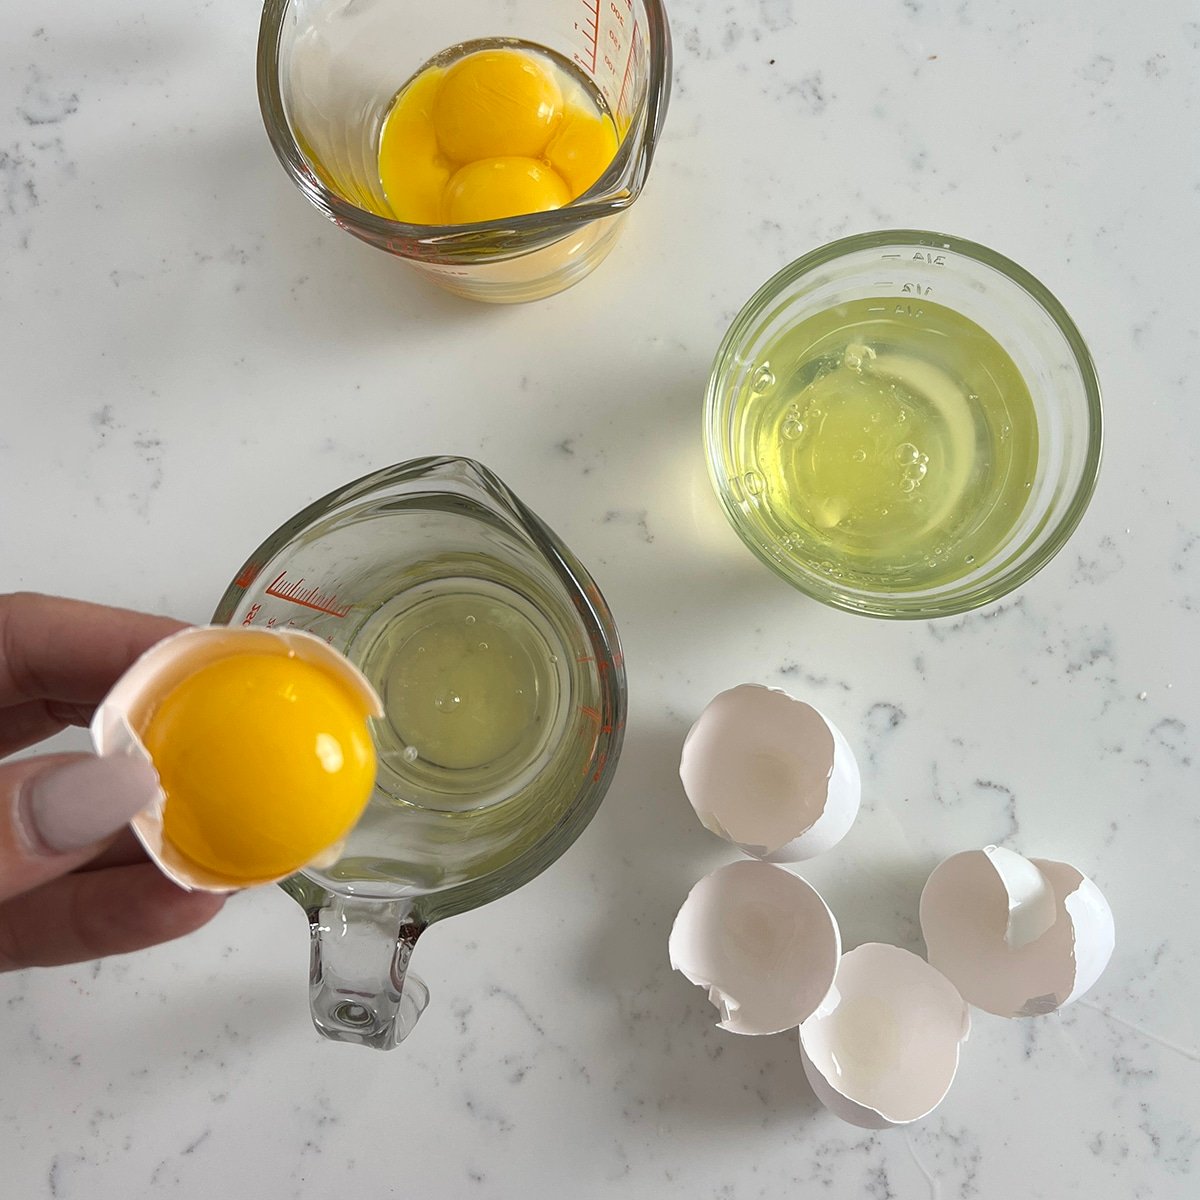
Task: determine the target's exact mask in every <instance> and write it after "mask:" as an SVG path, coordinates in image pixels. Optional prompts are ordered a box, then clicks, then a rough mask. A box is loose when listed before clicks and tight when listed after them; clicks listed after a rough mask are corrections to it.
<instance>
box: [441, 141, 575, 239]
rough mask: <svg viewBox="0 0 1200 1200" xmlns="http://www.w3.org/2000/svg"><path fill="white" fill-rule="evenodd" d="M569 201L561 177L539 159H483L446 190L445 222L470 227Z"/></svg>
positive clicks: (460, 172)
mask: <svg viewBox="0 0 1200 1200" xmlns="http://www.w3.org/2000/svg"><path fill="white" fill-rule="evenodd" d="M570 201H571V194H570V192H568V191H567V185H566V184H565V183H564V182H563V181H562V178H561V177H560V176H559V175H558V174H557V173H556V172H554V171H552V170H551V169H550V168H549V167H547V166H546V165H545V164H544V163H542V162H539V161H538V160H537V159H536V158H482V159H480V160H479V161H478V162H473V163H468V164H467V165H466V166H465V167H460V168H459V169H458V170H457V171H456V172H455V173H454V177H453V178H452V179H451V180H450V186H449V187H448V188H447V189H446V219H447V220H448V221H449V222H450V224H452V225H469V224H471V223H472V222H475V221H494V220H497V219H499V218H500V217H511V216H514V215H515V214H516V213H530V212H549V211H550V210H551V209H554V208H562V206H563V205H564V204H569V203H570Z"/></svg>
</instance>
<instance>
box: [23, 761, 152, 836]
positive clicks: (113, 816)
mask: <svg viewBox="0 0 1200 1200" xmlns="http://www.w3.org/2000/svg"><path fill="white" fill-rule="evenodd" d="M157 795H158V776H157V775H155V773H154V768H153V767H151V766H150V765H149V763H146V762H143V761H141V760H140V759H136V758H128V757H126V756H125V755H114V756H112V757H108V758H97V757H89V758H81V759H76V760H75V761H74V762H70V763H67V764H66V765H65V766H61V767H49V768H47V769H46V770H44V771H39V772H38V774H36V775H33V776H31V777H30V778H29V779H27V780H26V781H25V784H24V786H23V787H22V789H21V792H20V794H19V795H18V797H17V815H18V819H19V820H20V822H21V824H22V826H23V827H24V830H25V833H26V836H27V840H28V841H29V842H30V843H31V845H32V847H33V848H34V849H36V850H40V851H41V852H43V853H46V852H49V853H56V854H62V853H65V852H67V851H69V850H80V849H82V848H83V847H84V846H90V845H92V844H93V843H94V842H99V841H101V840H103V839H104V838H106V837H110V836H111V835H112V834H114V833H116V832H117V830H119V829H120V828H121V827H122V826H123V825H127V824H128V823H129V820H130V818H132V817H133V816H134V814H136V813H139V812H141V810H142V809H143V808H145V807H146V806H147V805H148V804H150V803H152V802H153V800H154V799H155V797H156V796H157Z"/></svg>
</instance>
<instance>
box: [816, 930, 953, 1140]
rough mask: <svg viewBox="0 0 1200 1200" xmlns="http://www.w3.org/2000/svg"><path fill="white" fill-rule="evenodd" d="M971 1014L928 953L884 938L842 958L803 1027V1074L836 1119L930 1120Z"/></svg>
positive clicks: (882, 1125) (877, 1123)
mask: <svg viewBox="0 0 1200 1200" xmlns="http://www.w3.org/2000/svg"><path fill="white" fill-rule="evenodd" d="M970 1031H971V1017H970V1012H969V1010H968V1008H967V1005H966V1003H965V1002H964V1000H963V998H962V997H961V996H960V995H959V994H958V992H957V991H955V989H954V986H953V984H951V983H950V981H949V980H948V979H946V978H945V976H943V975H942V974H941V973H940V972H938V971H936V970H935V969H934V968H933V967H931V966H930V965H929V964H928V963H927V962H926V961H925V960H924V959H923V958H919V957H918V956H917V955H915V954H912V953H910V952H909V951H908V950H901V949H900V948H899V947H898V946H888V945H884V944H883V943H881V942H867V943H865V944H864V945H861V946H858V947H856V948H855V949H853V950H850V951H847V953H845V954H844V955H842V960H841V962H840V963H839V964H838V969H837V975H836V977H835V979H834V985H833V991H832V992H831V993H830V996H829V998H828V999H827V1000H826V1002H825V1003H824V1004H823V1005H821V1007H820V1008H819V1009H818V1010H817V1011H816V1012H815V1013H813V1014H812V1015H811V1016H810V1017H809V1018H808V1019H807V1020H806V1021H804V1022H802V1024H801V1025H800V1054H801V1060H802V1062H803V1064H804V1073H805V1075H806V1076H807V1077H808V1082H809V1083H810V1084H811V1085H812V1089H813V1091H814V1092H815V1093H816V1096H817V1099H818V1100H820V1101H821V1103H822V1104H823V1105H825V1107H826V1108H827V1109H829V1111H830V1112H832V1113H833V1114H834V1115H835V1116H837V1117H840V1118H841V1119H842V1120H843V1121H848V1122H849V1123H850V1124H852V1125H858V1126H861V1127H862V1128H864V1129H890V1128H892V1127H894V1126H897V1125H909V1124H911V1123H912V1122H913V1121H919V1120H921V1118H922V1117H926V1116H928V1115H929V1114H930V1113H931V1112H932V1111H933V1110H934V1109H935V1108H936V1107H937V1106H938V1105H939V1104H940V1103H941V1102H942V1100H943V1098H944V1097H945V1095H946V1093H947V1092H948V1091H949V1090H950V1085H951V1084H952V1083H953V1082H954V1076H955V1075H956V1074H957V1072H958V1060H959V1046H960V1045H961V1043H962V1042H964V1041H965V1040H966V1038H967V1035H968V1034H969V1033H970Z"/></svg>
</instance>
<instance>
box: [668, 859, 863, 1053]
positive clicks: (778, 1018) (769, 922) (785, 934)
mask: <svg viewBox="0 0 1200 1200" xmlns="http://www.w3.org/2000/svg"><path fill="white" fill-rule="evenodd" d="M669 952H670V957H671V966H672V967H673V968H674V969H675V970H676V971H680V972H682V973H683V974H684V975H686V976H687V978H688V979H690V980H691V981H692V983H694V984H697V985H698V986H699V987H702V988H705V989H707V991H708V998H709V1000H711V1001H712V1003H713V1005H714V1006H715V1007H716V1008H717V1009H718V1011H719V1012H720V1014H721V1019H720V1020H719V1021H718V1022H717V1024H718V1025H719V1027H720V1028H722V1029H728V1030H729V1031H730V1032H732V1033H746V1034H764V1033H779V1032H781V1031H783V1030H785V1029H794V1028H795V1027H796V1026H797V1025H798V1024H799V1023H800V1022H801V1021H803V1020H804V1018H805V1017H807V1016H808V1015H809V1014H810V1013H812V1012H814V1011H815V1010H816V1009H817V1007H818V1006H819V1005H820V1004H821V1002H822V1001H823V1000H824V999H825V997H826V996H827V995H828V993H829V988H830V985H831V984H832V983H833V976H834V972H835V971H836V970H837V964H838V956H839V955H840V953H841V935H840V934H839V932H838V927H837V922H836V921H835V920H834V919H833V914H832V913H831V912H830V911H829V907H828V905H827V904H826V903H825V901H824V900H822V899H821V896H820V894H819V893H818V892H817V891H816V889H815V888H813V887H812V886H811V885H810V884H808V883H806V882H805V881H804V880H803V879H801V878H800V877H799V876H798V875H793V874H792V873H791V872H790V871H789V870H787V869H786V868H785V867H778V866H775V865H773V864H771V863H763V862H736V863H731V864H729V866H726V867H719V868H718V869H717V870H715V871H713V872H712V873H711V874H710V875H706V876H705V877H704V878H703V879H702V880H700V882H699V883H698V884H696V886H695V887H694V888H692V890H691V892H690V893H689V894H688V898H687V899H686V900H685V901H684V903H683V907H682V908H681V909H680V910H679V914H678V916H676V918H675V924H674V925H673V926H672V928H671V939H670V945H669Z"/></svg>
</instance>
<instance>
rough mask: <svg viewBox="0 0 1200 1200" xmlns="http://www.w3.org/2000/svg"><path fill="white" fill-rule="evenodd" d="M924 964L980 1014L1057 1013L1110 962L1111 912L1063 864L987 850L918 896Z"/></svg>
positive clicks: (948, 869)
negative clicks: (925, 956)
mask: <svg viewBox="0 0 1200 1200" xmlns="http://www.w3.org/2000/svg"><path fill="white" fill-rule="evenodd" d="M921 931H922V933H923V934H924V936H925V945H926V947H927V950H928V953H929V961H930V962H931V963H932V964H933V965H934V966H936V967H937V968H938V970H940V971H941V972H942V973H943V974H944V975H945V976H946V977H947V978H948V979H949V980H950V981H951V982H952V983H953V984H954V985H955V987H957V988H958V990H959V991H960V992H961V993H962V995H963V996H964V998H965V999H966V1000H967V1001H969V1002H970V1003H971V1004H974V1005H975V1006H976V1007H977V1008H982V1009H984V1010H985V1011H986V1012H990V1013H995V1014H996V1015H998V1016H1001V1017H1030V1016H1037V1015H1039V1014H1042V1013H1050V1012H1054V1011H1056V1010H1057V1009H1059V1008H1062V1007H1063V1005H1065V1004H1070V1003H1071V1002H1072V1001H1073V1000H1076V999H1078V998H1079V997H1080V996H1082V995H1083V993H1084V992H1086V991H1087V990H1088V989H1089V988H1090V987H1091V986H1092V985H1093V984H1094V983H1095V982H1096V980H1097V979H1099V978H1100V975H1101V973H1102V972H1103V970H1104V968H1105V967H1106V966H1107V965H1108V960H1109V958H1110V957H1111V956H1112V952H1113V946H1114V943H1115V929H1114V925H1113V915H1112V910H1111V909H1110V908H1109V906H1108V902H1107V901H1106V900H1105V899H1104V896H1103V894H1102V893H1101V891H1100V889H1099V888H1098V887H1096V885H1095V884H1094V883H1092V881H1091V880H1090V879H1088V878H1087V877H1086V876H1085V875H1083V874H1082V873H1081V872H1079V871H1078V870H1076V869H1075V868H1074V867H1072V866H1070V865H1069V864H1067V863H1061V862H1054V861H1052V860H1049V859H1041V858H1034V859H1026V858H1023V857H1022V856H1021V855H1019V854H1017V853H1015V852H1014V851H1012V850H1006V849H1004V848H1003V847H998V846H988V847H986V848H984V849H983V850H968V851H965V852H964V853H962V854H955V855H952V856H951V857H950V858H948V859H946V860H945V861H944V862H942V863H941V864H939V865H938V866H937V867H936V868H934V871H933V873H932V874H931V875H930V876H929V879H928V881H927V882H926V884H925V888H924V891H923V892H922V893H921Z"/></svg>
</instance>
